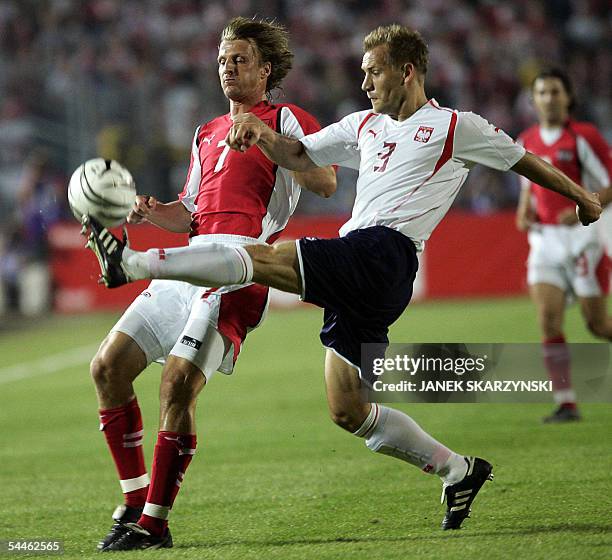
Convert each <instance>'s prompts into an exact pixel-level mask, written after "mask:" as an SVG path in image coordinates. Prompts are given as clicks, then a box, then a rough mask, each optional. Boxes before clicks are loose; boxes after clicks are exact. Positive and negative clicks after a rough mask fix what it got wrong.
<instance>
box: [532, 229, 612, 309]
mask: <svg viewBox="0 0 612 560" xmlns="http://www.w3.org/2000/svg"><path fill="white" fill-rule="evenodd" d="M528 237H529V247H530V250H529V259H528V260H527V283H528V284H529V285H530V286H532V285H533V284H539V283H543V284H552V285H553V286H557V287H558V288H560V289H561V290H563V291H564V292H566V293H568V294H575V295H576V296H578V297H597V296H601V295H605V294H607V293H608V287H609V283H610V269H609V261H608V259H607V257H606V253H605V251H604V248H603V246H602V244H601V242H600V241H599V239H598V235H597V230H596V229H595V228H594V227H593V226H589V227H584V226H581V225H575V226H563V225H542V224H540V225H535V226H533V227H532V228H531V230H530V231H529V236H528Z"/></svg>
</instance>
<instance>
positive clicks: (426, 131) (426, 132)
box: [414, 126, 434, 144]
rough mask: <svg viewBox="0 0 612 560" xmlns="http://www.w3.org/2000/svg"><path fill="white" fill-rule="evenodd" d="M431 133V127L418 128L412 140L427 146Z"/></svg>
mask: <svg viewBox="0 0 612 560" xmlns="http://www.w3.org/2000/svg"><path fill="white" fill-rule="evenodd" d="M433 131H434V129H433V128H432V127H431V126H419V130H417V133H416V134H415V135H414V140H415V141H417V142H423V144H427V142H429V139H430V138H431V134H432V132H433Z"/></svg>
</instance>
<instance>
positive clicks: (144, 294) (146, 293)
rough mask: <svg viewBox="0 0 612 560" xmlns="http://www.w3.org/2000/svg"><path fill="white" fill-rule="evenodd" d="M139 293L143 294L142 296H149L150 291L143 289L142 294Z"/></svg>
mask: <svg viewBox="0 0 612 560" xmlns="http://www.w3.org/2000/svg"><path fill="white" fill-rule="evenodd" d="M140 295H141V296H143V297H151V292H148V291H146V290H145V291H144V292H142V294H140Z"/></svg>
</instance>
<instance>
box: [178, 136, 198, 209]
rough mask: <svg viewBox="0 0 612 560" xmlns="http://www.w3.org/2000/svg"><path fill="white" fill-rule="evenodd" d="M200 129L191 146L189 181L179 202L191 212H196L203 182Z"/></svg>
mask: <svg viewBox="0 0 612 560" xmlns="http://www.w3.org/2000/svg"><path fill="white" fill-rule="evenodd" d="M199 132H200V127H198V128H196V131H195V134H194V136H193V142H192V144H191V160H190V162H189V171H188V172H187V180H186V181H185V186H184V187H183V192H181V193H180V194H179V197H178V198H179V200H180V201H181V202H182V203H183V204H184V205H185V208H187V210H189V211H190V212H195V211H196V205H195V199H196V196H197V195H198V191H199V189H200V181H201V180H202V165H201V163H200V153H199V150H198V133H199Z"/></svg>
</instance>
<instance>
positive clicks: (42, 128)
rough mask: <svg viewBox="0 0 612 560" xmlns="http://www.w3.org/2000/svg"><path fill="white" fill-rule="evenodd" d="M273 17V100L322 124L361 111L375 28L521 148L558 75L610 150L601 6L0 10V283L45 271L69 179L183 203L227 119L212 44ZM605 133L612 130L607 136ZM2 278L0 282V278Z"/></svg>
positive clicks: (484, 183)
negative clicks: (279, 26) (551, 75)
mask: <svg viewBox="0 0 612 560" xmlns="http://www.w3.org/2000/svg"><path fill="white" fill-rule="evenodd" d="M236 15H245V16H257V17H265V18H276V19H277V20H278V21H280V22H282V23H284V24H285V25H286V26H287V27H288V29H289V31H290V35H291V45H292V48H293V51H294V52H295V55H296V57H295V63H294V68H293V70H292V71H291V72H290V74H289V76H288V77H287V79H286V81H285V83H284V84H283V88H282V90H278V91H275V92H274V95H275V96H276V98H277V99H278V100H279V101H287V102H293V103H296V104H298V105H301V106H303V107H304V108H306V109H308V110H309V111H311V112H312V113H313V114H314V115H316V116H317V117H318V118H319V119H320V121H321V123H322V124H327V123H329V122H332V121H334V120H337V119H338V118H340V117H342V116H344V115H346V114H347V113H349V112H352V111H355V110H361V109H364V108H367V107H368V106H369V105H368V102H367V99H366V97H365V95H364V94H363V93H362V92H361V91H360V84H361V71H360V68H359V66H360V61H361V54H362V51H361V43H362V39H363V37H364V35H365V34H366V33H367V32H368V31H369V30H371V29H372V28H373V27H374V26H376V25H379V24H384V23H390V22H400V23H404V24H407V25H410V26H412V27H414V28H416V29H419V30H420V31H421V32H422V34H423V35H424V37H425V38H426V40H427V42H428V44H429V47H430V66H429V73H428V78H427V83H428V87H427V92H428V94H429V96H430V97H435V98H436V99H437V100H438V101H439V102H440V103H441V104H443V105H448V106H453V107H456V108H458V109H462V110H474V111H475V112H478V113H480V114H481V115H483V116H485V117H486V118H488V119H489V120H490V121H492V122H494V123H495V124H496V125H497V126H500V127H501V128H503V129H505V130H506V131H507V132H509V133H510V134H511V135H516V134H517V133H518V132H520V131H521V130H522V129H524V128H525V127H526V126H528V125H529V124H530V123H532V122H533V120H534V114H533V110H532V108H531V105H530V101H529V84H530V82H531V80H532V78H533V76H534V74H535V73H536V72H537V71H538V69H539V68H541V67H542V66H543V65H548V64H559V65H561V66H562V67H563V68H564V69H566V70H567V71H568V72H569V74H570V75H571V77H572V78H573V79H574V81H575V84H576V90H577V93H578V100H577V101H578V103H577V115H578V116H579V117H581V118H585V119H589V120H592V121H593V122H595V123H597V124H598V126H599V127H600V129H602V130H603V131H604V133H605V134H606V135H607V136H608V138H609V139H610V138H611V137H612V129H611V128H610V127H611V123H612V118H611V117H612V105H611V103H612V102H611V98H610V91H612V83H611V81H612V62H611V60H612V53H611V51H610V49H609V47H610V42H611V41H610V40H611V37H612V15H611V13H610V5H609V2H608V1H606V0H548V1H547V0H515V1H495V0H413V1H409V0H382V1H379V2H372V1H370V0H341V1H336V2H332V1H328V0H223V1H214V0H213V1H202V0H3V1H2V2H0V224H1V225H0V276H2V277H4V279H5V282H6V278H8V277H10V276H11V275H14V274H15V271H16V270H18V269H19V266H20V262H23V261H28V260H40V259H44V252H45V242H44V237H45V236H44V232H45V230H46V228H48V226H49V225H50V224H52V223H53V222H54V221H55V220H58V219H62V218H63V217H65V216H66V207H65V204H66V203H65V197H64V189H65V185H66V181H67V179H66V178H67V177H68V176H69V175H70V172H71V171H72V170H73V169H74V168H76V166H77V165H78V164H79V163H80V162H81V161H83V160H85V159H88V158H90V157H94V156H96V155H101V156H103V157H107V158H115V159H118V160H120V161H121V162H122V163H123V164H125V165H126V166H127V167H128V168H129V169H130V170H131V171H132V172H133V174H134V175H135V177H136V179H137V185H138V188H139V191H140V192H145V193H150V194H155V195H157V196H158V197H159V198H161V199H162V200H171V199H173V198H175V196H176V194H177V192H179V191H180V190H181V188H182V183H183V181H184V177H185V175H186V170H187V165H188V161H189V149H190V143H191V140H192V136H193V132H194V130H195V127H196V125H197V124H199V123H201V122H203V121H206V120H207V119H209V118H211V117H214V116H216V115H218V114H221V113H224V112H226V111H227V101H226V100H225V98H224V97H223V95H222V93H221V90H220V87H219V84H218V78H217V68H216V56H217V45H218V42H219V33H220V30H221V29H222V28H223V26H224V24H225V23H226V22H227V21H228V20H229V19H230V18H231V17H233V16H236ZM606 127H607V128H606ZM353 184H354V175H352V174H351V173H349V172H343V173H342V175H341V177H340V188H339V191H338V194H337V195H336V196H334V197H332V198H331V199H330V200H325V201H320V200H318V199H317V198H316V197H314V196H304V197H303V200H302V202H301V203H300V206H299V210H298V211H301V212H307V213H323V212H343V213H346V212H347V211H348V210H349V209H350V205H351V202H352V198H353V192H354V190H353V188H352V187H353ZM517 188H518V186H517V183H516V181H515V180H514V179H513V178H512V175H510V174H506V175H503V174H499V173H496V172H492V171H489V170H487V169H483V168H482V169H478V170H475V172H474V173H473V174H472V176H471V178H470V179H469V181H468V183H467V184H466V185H465V187H464V188H463V189H462V192H461V194H460V196H459V198H458V201H457V203H456V204H457V206H459V207H462V208H466V209H471V210H473V211H476V212H482V213H486V212H491V211H494V210H496V209H499V208H505V207H510V206H512V205H513V204H514V203H515V201H516V198H517ZM0 279H1V278H0Z"/></svg>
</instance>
